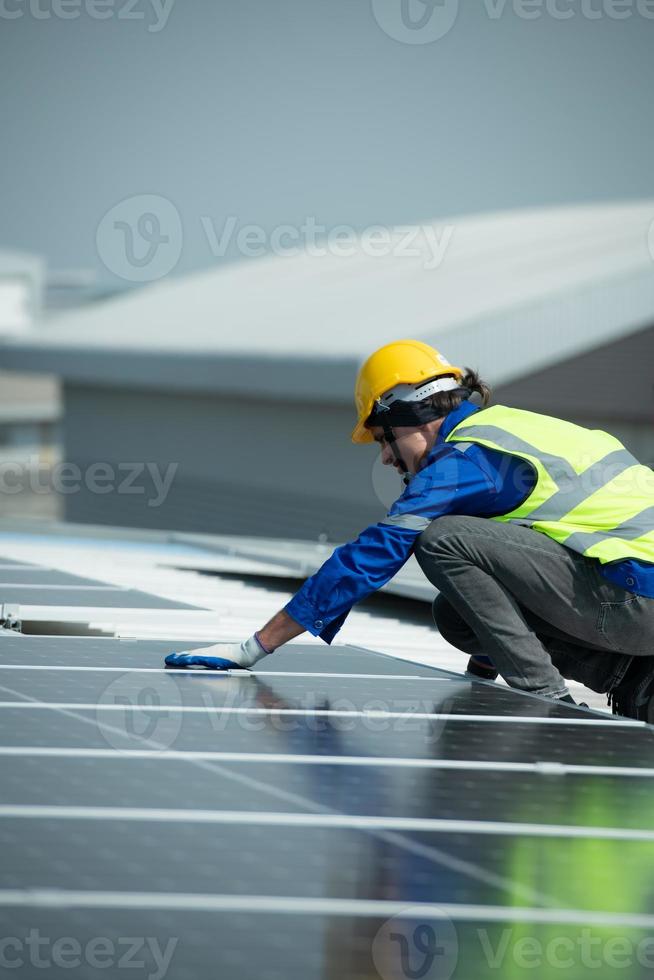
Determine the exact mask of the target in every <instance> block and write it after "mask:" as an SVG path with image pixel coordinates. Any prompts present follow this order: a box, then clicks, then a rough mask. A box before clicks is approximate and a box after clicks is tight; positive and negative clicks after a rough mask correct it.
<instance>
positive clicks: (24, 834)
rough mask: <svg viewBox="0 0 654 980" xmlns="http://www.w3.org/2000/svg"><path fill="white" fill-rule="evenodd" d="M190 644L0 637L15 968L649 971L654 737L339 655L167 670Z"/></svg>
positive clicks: (2, 892) (443, 677)
mask: <svg viewBox="0 0 654 980" xmlns="http://www.w3.org/2000/svg"><path fill="white" fill-rule="evenodd" d="M203 645H206V641H204V642H202V643H199V642H198V641H192V642H191V641H189V642H185V643H183V642H181V641H179V640H175V641H174V642H172V641H170V642H168V641H163V640H138V641H135V640H119V639H111V638H87V637H62V636H58V637H47V636H21V635H18V634H14V635H11V636H10V635H8V634H5V635H2V634H0V774H1V777H2V786H3V791H4V792H3V797H2V802H0V845H2V853H3V862H2V881H1V884H0V930H1V932H0V935H2V936H3V937H10V938H11V940H12V942H11V943H10V944H9V945H6V946H5V947H3V955H5V956H6V958H7V960H8V962H11V960H12V958H13V960H14V961H17V960H18V959H20V960H21V961H22V962H23V964H24V966H25V971H26V972H25V974H24V975H30V976H31V975H32V974H30V969H31V970H32V971H33V975H36V970H37V969H38V970H42V969H44V967H41V966H38V967H37V966H34V957H35V955H38V957H40V962H41V963H45V964H46V965H47V966H48V972H47V976H48V977H49V978H50V977H53V978H59V977H61V978H69V977H70V976H71V964H72V963H73V962H78V965H79V969H80V973H79V975H83V976H85V977H91V978H95V977H98V978H100V977H107V976H122V975H123V974H122V972H121V961H122V966H124V967H125V969H126V968H127V966H128V965H129V961H130V959H131V960H132V961H133V962H137V963H140V964H141V966H140V971H141V972H139V973H138V974H135V975H138V976H140V975H144V976H151V977H155V976H156V977H161V978H163V977H165V976H168V977H170V978H171V980H180V978H181V980H183V978H202V980H208V978H214V977H216V978H220V980H223V978H226V980H231V978H232V977H233V978H235V980H236V978H246V980H249V978H253V980H254V978H257V980H262V978H264V980H278V978H279V980H282V978H283V980H288V978H296V977H297V978H302V980H307V978H312V980H313V978H315V980H318V978H320V980H324V978H327V977H330V978H331V977H339V978H340V977H343V978H346V980H355V978H356V980H362V978H379V977H381V978H382V980H398V978H402V977H404V978H406V977H411V976H413V977H415V976H420V977H427V978H438V980H443V978H445V980H447V978H450V977H454V978H455V980H456V978H460V980H469V978H471V977H474V978H475V980H476V978H480V977H497V976H501V977H502V978H503V980H504V978H506V977H514V976H515V977H522V976H524V975H525V970H527V969H528V968H529V967H528V964H529V963H532V964H533V963H536V961H537V960H538V957H540V959H541V961H542V963H541V966H540V967H538V970H539V971H540V972H538V971H537V972H533V969H532V973H531V975H538V977H539V980H540V978H543V977H547V978H549V977H550V976H551V977H555V976H556V977H558V976H560V975H561V967H557V966H556V959H557V957H558V959H559V960H561V959H565V957H567V959H568V960H569V959H570V958H571V957H572V960H573V966H572V967H570V969H572V970H573V974H574V976H575V977H576V978H577V977H583V976H586V975H588V976H598V975H608V971H609V969H610V962H611V956H614V957H617V955H618V946H617V945H616V943H617V941H618V940H620V942H621V943H622V947H620V948H621V949H622V950H623V954H624V956H626V953H625V952H624V951H625V950H626V951H627V952H628V953H629V954H630V955H631V957H632V960H633V969H631V971H630V970H629V969H626V970H625V972H621V973H620V975H621V976H624V977H634V978H635V977H636V976H641V975H644V972H642V971H644V970H645V967H642V965H641V963H640V962H639V959H638V958H639V957H640V960H643V961H644V960H645V957H646V956H647V955H652V954H654V946H652V945H651V941H650V936H651V935H652V926H653V925H654V909H652V907H651V905H652V899H651V881H652V880H653V877H654V876H653V872H654V867H652V865H653V863H654V858H653V857H652V853H653V852H652V843H653V841H654V815H653V813H652V808H651V802H650V801H651V779H652V776H653V775H654V765H653V762H654V752H653V751H652V738H651V728H650V727H649V726H646V725H642V724H639V723H633V722H630V721H628V720H625V719H620V720H615V719H613V718H611V717H609V716H607V715H600V714H598V713H595V712H590V711H584V710H580V709H576V708H572V707H570V706H566V705H556V704H553V703H552V702H548V701H546V700H544V699H541V698H537V697H530V696H527V695H521V694H519V693H517V692H515V691H512V690H509V689H506V688H501V687H497V686H494V685H492V684H489V683H481V682H474V683H473V682H471V681H469V680H466V679H463V678H462V677H460V676H457V675H454V674H451V673H448V672H446V671H439V670H436V669H433V668H430V667H425V666H424V665H418V664H413V663H411V662H408V661H396V660H393V659H392V658H389V657H385V656H383V655H380V654H376V653H374V652H373V651H367V650H361V649H358V648H352V647H340V648H337V647H334V648H323V647H316V646H315V645H312V644H302V643H297V644H295V643H294V644H291V645H290V646H287V647H285V648H284V649H283V650H280V651H278V652H277V653H275V654H274V656H273V657H270V658H267V659H266V660H264V661H262V662H261V664H260V665H258V666H259V668H260V669H259V670H257V671H255V672H252V673H247V672H243V673H241V672H234V673H232V674H218V673H207V672H202V673H200V672H189V671H186V672H180V671H165V670H163V669H162V660H163V656H164V655H165V654H166V653H168V652H171V650H179V649H191V648H193V647H196V646H203ZM35 933H37V934H38V938H39V939H40V940H42V942H41V944H40V945H38V944H37V945H35V942H34V940H33V937H34V935H35ZM30 936H32V941H31V942H30ZM58 940H61V942H59V945H57V941H58ZM66 940H67V941H68V942H67V943H66ZM611 943H613V946H611ZM584 944H585V945H584ZM648 944H649V945H648ZM548 950H549V952H548ZM530 957H531V959H530ZM602 957H603V959H602ZM593 958H594V959H593ZM591 961H592V962H599V964H600V965H599V967H591V966H589V965H588V963H589V962H591ZM525 964H527V966H526V965H525ZM601 968H604V971H605V972H604V973H602V969H601ZM557 970H558V972H557ZM598 971H599V972H598ZM638 971H641V972H638ZM16 975H17V976H20V975H21V972H20V970H17V971H16ZM38 975H42V973H41V972H39V973H38Z"/></svg>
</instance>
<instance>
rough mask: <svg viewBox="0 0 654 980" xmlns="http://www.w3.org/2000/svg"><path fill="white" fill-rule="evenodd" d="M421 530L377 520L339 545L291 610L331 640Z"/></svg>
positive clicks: (402, 557)
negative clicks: (353, 607)
mask: <svg viewBox="0 0 654 980" xmlns="http://www.w3.org/2000/svg"><path fill="white" fill-rule="evenodd" d="M419 533H420V532H419V531H418V530H415V529H413V528H411V527H405V526H398V525H395V524H386V523H384V522H381V523H379V524H372V525H371V526H370V527H368V528H366V530H365V531H362V532H361V534H360V535H359V537H358V538H357V539H356V541H350V542H349V543H348V544H344V545H341V546H340V547H339V548H336V550H335V551H334V552H333V554H332V555H331V557H330V558H328V559H327V561H326V562H325V563H324V565H322V567H321V568H319V569H318V571H317V572H316V573H315V574H314V575H312V576H311V578H308V579H307V580H306V582H305V583H304V584H303V585H302V587H301V588H300V589H299V591H298V592H296V594H295V595H294V596H293V598H292V599H291V601H290V602H289V603H288V604H287V605H286V606H285V611H286V612H287V613H288V615H289V616H291V617H292V618H293V619H294V620H295V621H296V622H297V623H299V624H300V626H304V628H305V629H306V630H308V632H309V633H311V634H312V635H313V636H319V637H320V638H321V639H322V640H324V641H325V643H331V641H332V640H333V638H334V637H335V635H336V633H338V631H339V629H340V628H341V626H342V625H343V623H344V622H345V620H346V619H347V616H348V614H349V612H350V610H351V608H352V606H353V605H354V604H355V603H357V602H361V600H362V599H365V598H367V596H369V595H371V594H372V593H373V592H376V591H377V590H378V589H381V587H382V586H383V585H386V583H387V582H389V581H390V579H392V578H393V576H394V575H395V574H396V572H398V571H399V570H400V568H402V566H403V565H404V564H405V562H406V561H407V559H408V558H409V556H410V554H411V551H412V549H413V545H414V543H415V539H416V537H417V535H418V534H419Z"/></svg>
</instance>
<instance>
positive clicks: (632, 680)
mask: <svg viewBox="0 0 654 980" xmlns="http://www.w3.org/2000/svg"><path fill="white" fill-rule="evenodd" d="M473 393H477V394H478V395H479V396H480V398H481V402H482V407H479V406H477V405H474V404H472V403H471V402H470V401H469V398H470V396H471V395H472V394H473ZM355 399H356V405H357V411H358V421H357V425H356V427H355V429H354V432H353V434H352V440H353V442H355V443H365V442H371V441H373V440H374V441H376V442H377V443H378V444H379V446H380V448H381V454H382V461H383V462H384V463H385V464H386V465H392V466H394V467H395V468H396V469H397V470H398V472H399V473H400V474H401V475H402V478H403V480H404V483H405V489H404V492H403V493H402V495H401V496H400V497H399V498H398V500H396V502H395V503H394V504H393V506H392V507H391V510H390V512H389V514H388V515H387V516H386V517H385V518H384V520H383V521H381V522H380V523H378V524H375V525H372V526H371V527H369V528H367V529H366V530H365V531H363V532H362V533H361V534H360V535H359V537H358V538H357V539H356V541H353V542H350V543H348V544H345V545H342V546H341V547H339V548H336V550H335V551H334V553H333V554H332V556H331V557H330V558H329V559H328V560H327V561H326V562H325V564H324V565H323V566H322V567H321V568H320V569H319V571H317V572H316V573H315V575H312V576H311V578H309V579H307V581H306V582H305V583H304V585H303V586H302V587H301V588H300V590H299V591H298V592H297V593H296V594H295V595H294V596H293V598H292V599H291V601H290V602H289V603H288V604H287V606H286V607H285V608H284V609H283V610H281V611H280V612H278V613H277V614H276V615H275V616H274V617H273V618H272V619H271V620H270V621H269V622H268V623H266V625H265V626H264V627H263V628H262V629H261V630H259V631H258V632H257V633H255V634H254V636H252V637H250V638H249V639H248V640H246V641H244V642H243V643H242V644H240V645H230V646H225V645H216V646H213V647H208V648H204V649H203V650H201V651H200V652H195V653H183V654H172V655H171V656H170V657H168V658H167V659H166V664H167V665H168V666H170V667H180V666H181V667H206V668H212V669H229V668H230V667H236V666H239V667H246V668H251V667H253V666H254V664H256V663H257V662H258V661H259V660H260V659H261V658H262V657H264V656H266V655H268V654H270V653H272V652H273V651H274V650H275V649H276V648H277V647H279V646H281V645H282V644H284V643H286V642H288V641H289V640H290V639H292V638H293V637H295V636H299V635H300V634H301V633H303V632H304V631H305V630H308V631H309V632H310V633H312V634H313V635H315V636H320V637H321V638H322V639H323V640H325V642H326V643H330V642H331V641H332V639H333V638H334V636H335V635H336V633H337V632H338V630H339V629H340V627H341V626H342V625H343V622H344V621H345V618H346V617H347V615H348V613H349V611H350V609H351V608H352V606H353V605H354V604H355V603H357V602H360V601H361V600H362V599H364V598H365V597H366V596H368V595H370V594H371V593H372V592H374V591H376V590H377V589H379V588H381V587H382V586H383V585H384V584H385V583H386V582H388V581H389V579H391V578H392V577H393V576H394V575H395V573H396V572H397V571H398V570H399V569H400V568H401V567H402V565H403V564H404V563H405V562H406V560H407V559H408V558H409V556H410V555H411V554H412V553H414V554H415V556H416V558H417V560H418V562H419V564H420V567H421V568H422V570H423V572H424V573H425V575H426V576H427V578H428V579H429V580H430V582H432V583H433V584H434V585H435V586H436V588H437V589H438V595H437V598H436V599H435V601H434V607H433V610H434V619H435V622H436V625H437V626H438V628H439V630H440V632H441V633H442V635H443V636H444V637H445V638H446V639H447V640H448V641H449V642H450V643H452V644H453V645H454V646H455V647H457V648H458V649H460V650H463V651H464V652H466V653H468V654H470V660H469V664H468V675H469V676H473V677H481V678H485V679H489V680H494V679H495V678H496V677H497V676H498V674H501V676H502V677H503V678H504V679H505V680H506V682H507V683H508V684H509V685H510V686H511V687H514V688H517V689H519V690H522V691H528V692H531V693H535V694H540V695H544V696H546V697H548V698H554V699H561V700H565V701H570V702H571V701H572V698H571V697H570V695H569V692H568V689H567V687H566V684H565V680H564V678H572V679H575V680H578V681H581V682H582V683H583V684H586V685H587V686H588V687H590V688H592V689H593V690H595V691H599V692H604V693H607V694H608V700H609V704H612V706H613V711H614V713H616V714H621V715H625V716H628V717H632V718H640V719H644V720H646V721H649V722H654V473H653V472H652V470H650V469H649V468H648V467H645V466H642V465H640V464H639V463H638V461H637V460H636V459H634V457H633V456H632V455H631V454H630V453H628V452H627V450H626V449H625V448H624V446H623V445H622V444H621V443H620V442H619V441H618V440H617V439H615V438H614V437H613V436H611V435H609V434H608V433H606V432H601V431H599V430H589V429H585V428H582V427H580V426H577V425H573V424H571V423H569V422H565V421H563V420H561V419H556V418H551V417H550V416H546V415H540V414H536V413H533V412H524V411H520V410H518V409H512V408H508V407H505V406H502V405H495V406H491V407H486V406H487V405H488V401H489V389H488V386H487V385H486V384H485V383H484V382H483V381H481V380H480V378H479V376H478V375H477V374H476V373H475V372H473V371H471V370H470V369H466V370H465V371H464V370H462V369H461V368H458V367H454V366H453V365H451V364H449V362H448V361H447V360H445V358H444V357H443V356H442V355H441V354H440V353H439V352H438V351H437V350H434V349H433V348H431V347H429V346H428V345H426V344H423V343H421V342H419V341H415V340H403V341H397V342H395V343H391V344H387V345H385V346H384V347H382V348H380V349H379V350H378V351H376V352H375V353H374V354H372V356H371V357H370V358H368V360H367V361H366V362H365V364H364V365H363V367H362V368H361V370H360V372H359V375H358V378H357V382H356V390H355ZM573 703H574V702H573Z"/></svg>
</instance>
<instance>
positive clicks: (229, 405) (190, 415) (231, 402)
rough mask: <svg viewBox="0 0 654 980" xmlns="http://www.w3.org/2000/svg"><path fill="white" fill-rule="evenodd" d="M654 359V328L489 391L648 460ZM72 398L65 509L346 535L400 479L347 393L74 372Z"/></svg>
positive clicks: (68, 390)
mask: <svg viewBox="0 0 654 980" xmlns="http://www.w3.org/2000/svg"><path fill="white" fill-rule="evenodd" d="M653 366H654V328H650V329H647V330H642V331H640V332H638V333H637V334H634V335H632V336H630V337H626V338H624V339H623V340H621V341H620V342H618V343H615V344H610V345H607V346H606V347H604V348H601V349H598V350H596V351H593V352H591V353H589V354H586V355H583V356H580V357H578V358H572V359H571V360H569V361H567V362H565V363H563V364H561V365H558V366H557V367H552V368H548V369H547V370H544V371H540V372H537V373H535V374H533V375H531V376H529V377H527V378H524V379H521V380H520V381H516V382H514V383H513V384H510V385H503V386H500V387H498V388H497V390H496V391H495V392H494V401H497V402H505V403H507V404H510V405H514V406H516V407H518V408H526V409H530V410H532V411H537V412H545V413H546V414H549V415H556V416H560V417H563V418H568V419H570V420H571V421H575V422H578V423H579V424H581V425H584V426H587V427H590V428H602V429H606V430H607V431H609V432H612V433H613V434H615V435H616V436H618V438H620V439H622V441H623V442H624V443H625V444H626V445H627V447H628V448H629V449H631V451H632V452H633V453H634V454H635V455H636V456H637V457H638V458H639V459H640V460H641V461H642V462H644V463H646V464H647V465H650V466H652V465H654V425H653V424H652V420H653V419H654V390H653V386H652V385H653V381H654V378H653ZM480 367H481V368H482V374H483V365H481V366H480ZM489 380H490V381H491V382H492V378H490V379H489ZM64 406H65V413H66V427H65V448H64V454H65V457H64V458H65V459H66V460H67V461H68V462H69V463H71V464H73V465H74V466H76V467H79V469H80V471H81V474H82V479H81V480H80V481H79V489H76V490H74V492H65V493H63V499H64V506H65V517H66V519H67V520H70V521H76V522H90V523H102V524H113V525H125V526H137V527H145V528H170V529H176V530H183V531H205V532H214V533H220V534H245V535H247V534H253V535H265V536H271V537H294V538H303V539H317V538H318V537H320V536H321V535H326V537H327V539H328V540H330V541H341V540H345V539H350V538H352V537H353V536H356V534H357V533H358V532H359V531H360V530H361V529H362V528H364V527H366V526H367V525H368V524H371V523H373V522H375V521H377V520H379V519H380V518H381V517H382V516H383V514H384V513H385V512H386V510H387V509H388V507H389V506H390V504H391V502H392V501H393V500H394V499H395V498H396V497H397V496H398V495H399V494H400V492H401V490H402V486H401V483H400V481H399V479H398V477H397V475H396V474H395V473H394V471H392V470H391V469H390V468H388V467H382V466H381V464H380V462H379V453H378V451H377V448H376V447H375V446H369V447H368V446H354V445H353V444H352V443H351V442H350V432H351V429H352V426H353V422H354V414H353V409H352V408H351V407H350V406H348V405H338V404H327V403H313V404H312V403H309V402H304V403H301V402H294V403H291V402H280V401H276V400H275V401H273V400H263V399H251V398H249V399H235V398H221V397H218V396H211V395H192V394H186V395H184V394H181V393H175V394H171V393H166V392H159V391H139V390H136V389H130V388H118V387H108V386H106V387H102V386H97V385H81V384H71V383H66V384H65V386H64ZM97 463H106V464H109V465H110V466H111V467H112V468H113V471H114V477H115V478H114V480H113V482H111V481H107V482H108V484H109V485H111V487H112V489H111V491H110V492H106V493H98V492H97V488H95V489H94V487H93V484H92V481H87V480H85V478H84V475H85V474H88V473H89V472H92V471H90V470H89V468H90V467H92V466H93V464H97ZM170 467H173V469H170ZM136 470H138V471H139V472H138V473H137V472H136ZM153 473H154V474H155V475H156V476H155V478H153ZM167 473H168V474H169V476H168V479H169V480H170V484H169V486H168V484H167V483H166V479H167V477H166V474H167ZM71 475H72V476H74V474H71ZM130 478H131V484H130V485H129V486H127V485H126V481H129V480H130ZM157 480H158V482H157ZM71 485H73V486H74V485H75V484H74V479H73V480H72V481H71Z"/></svg>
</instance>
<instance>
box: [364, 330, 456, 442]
mask: <svg viewBox="0 0 654 980" xmlns="http://www.w3.org/2000/svg"><path fill="white" fill-rule="evenodd" d="M443 374H453V375H455V376H456V377H457V378H462V377H463V371H462V370H461V368H458V367H454V366H453V365H452V364H450V363H449V361H448V360H447V359H446V358H445V357H443V355H442V354H441V353H440V352H439V351H437V350H436V348H435V347H430V346H429V344H423V343H422V341H420V340H394V341H393V342H392V343H391V344H385V345H384V347H380V348H379V350H376V351H375V353H374V354H371V355H370V357H369V358H368V360H367V361H366V362H365V363H364V365H363V366H362V368H361V370H360V371H359V374H358V375H357V381H356V385H355V388H354V401H355V404H356V410H357V416H358V421H357V424H356V426H355V427H354V431H353V432H352V442H372V441H373V438H372V434H371V432H370V430H369V429H366V427H365V422H366V420H367V418H368V416H369V415H370V413H371V412H372V410H373V406H374V404H375V402H376V401H377V399H379V398H381V396H382V395H384V394H385V393H386V392H387V391H389V390H390V389H391V388H393V387H394V386H395V385H398V384H419V383H420V382H424V381H429V380H430V379H431V378H437V377H439V376H440V375H443Z"/></svg>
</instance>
